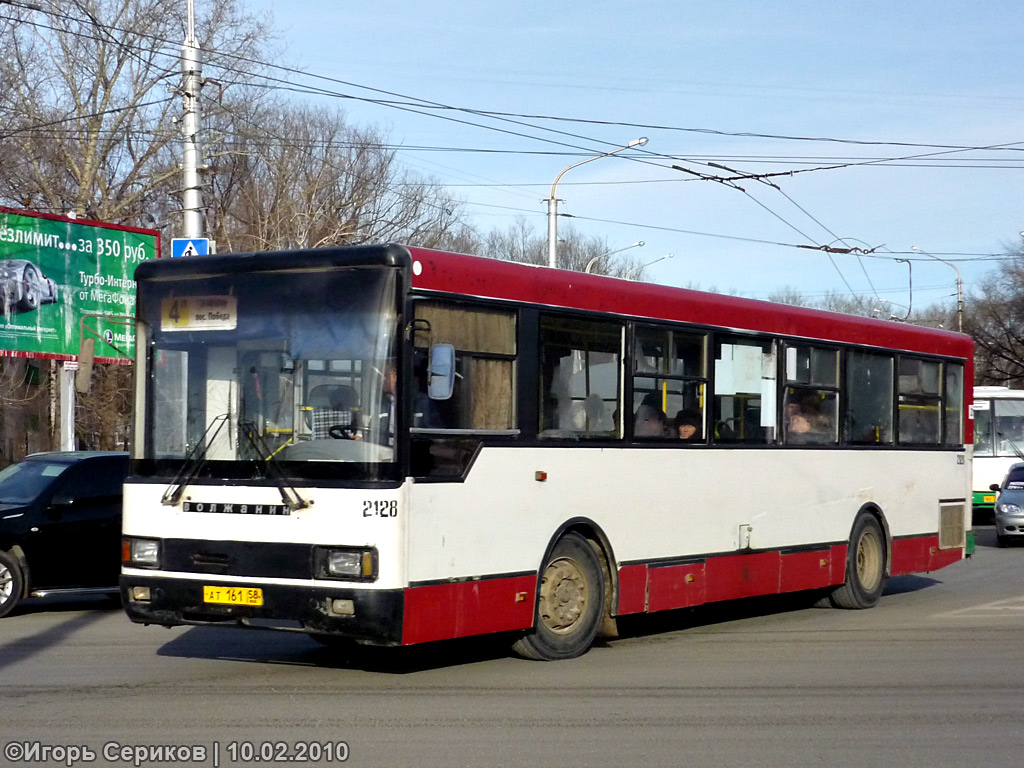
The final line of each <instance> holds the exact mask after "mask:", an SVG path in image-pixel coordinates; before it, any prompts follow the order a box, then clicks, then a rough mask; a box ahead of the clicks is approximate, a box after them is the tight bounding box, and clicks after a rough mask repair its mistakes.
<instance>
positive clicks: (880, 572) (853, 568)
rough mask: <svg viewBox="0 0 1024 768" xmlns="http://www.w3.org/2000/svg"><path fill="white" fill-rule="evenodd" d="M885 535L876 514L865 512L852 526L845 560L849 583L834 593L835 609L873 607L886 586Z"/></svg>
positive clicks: (831, 597) (832, 600) (833, 603)
mask: <svg viewBox="0 0 1024 768" xmlns="http://www.w3.org/2000/svg"><path fill="white" fill-rule="evenodd" d="M885 570H886V568H885V535H884V534H883V533H882V526H881V525H879V523H878V520H877V519H876V518H875V516H874V515H869V514H867V513H863V514H861V515H860V517H858V518H857V520H856V522H854V524H853V533H852V534H851V536H850V549H849V552H848V554H847V557H846V582H845V583H844V584H843V585H842V586H841V587H837V588H836V590H835V591H834V592H832V594H831V596H830V598H829V600H830V602H831V603H832V605H833V606H835V607H836V608H853V609H857V608H871V607H872V606H873V605H875V604H876V603H878V600H879V598H881V596H882V588H883V587H884V586H885Z"/></svg>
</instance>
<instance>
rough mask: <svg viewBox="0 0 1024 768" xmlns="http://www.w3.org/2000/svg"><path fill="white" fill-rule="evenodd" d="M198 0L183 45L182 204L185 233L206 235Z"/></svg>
mask: <svg viewBox="0 0 1024 768" xmlns="http://www.w3.org/2000/svg"><path fill="white" fill-rule="evenodd" d="M195 17H196V9H195V0H188V31H187V33H186V37H185V44H184V45H182V47H181V72H182V75H183V78H182V86H181V88H182V100H183V102H184V114H183V115H182V119H181V126H182V128H181V133H182V144H183V149H184V152H183V159H182V164H181V170H182V175H183V182H184V183H183V185H182V196H181V205H182V209H183V210H184V214H185V220H184V222H183V225H182V226H183V229H184V232H183V234H184V236H185V237H187V238H190V239H191V238H194V237H196V238H199V237H203V191H202V188H201V187H200V182H199V141H198V133H199V95H200V92H201V91H202V88H203V64H202V57H201V54H200V50H199V40H197V39H196V18H195Z"/></svg>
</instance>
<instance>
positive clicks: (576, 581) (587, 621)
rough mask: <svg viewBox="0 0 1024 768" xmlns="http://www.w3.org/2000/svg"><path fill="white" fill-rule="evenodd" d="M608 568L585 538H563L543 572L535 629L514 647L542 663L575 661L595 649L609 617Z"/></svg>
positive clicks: (575, 534) (572, 536) (566, 536)
mask: <svg viewBox="0 0 1024 768" xmlns="http://www.w3.org/2000/svg"><path fill="white" fill-rule="evenodd" d="M604 595H605V583H604V569H603V568H602V567H601V561H600V560H599V559H598V556H597V553H596V552H595V551H594V548H593V547H592V546H591V544H590V542H589V541H587V540H586V539H585V538H584V537H583V536H581V535H579V534H578V533H567V534H565V535H564V536H563V537H562V538H560V539H559V540H558V542H557V543H556V544H555V547H554V549H553V550H552V551H551V555H550V556H549V557H548V560H547V562H546V563H545V564H544V567H543V569H542V570H541V578H540V589H539V590H538V594H537V610H536V613H535V614H534V625H533V629H532V630H531V631H530V632H529V633H528V634H526V635H524V636H523V637H521V638H519V639H518V640H517V641H516V642H515V644H514V645H513V646H512V648H513V650H514V651H515V652H516V653H518V654H519V655H520V656H522V657H524V658H527V659H534V660H537V661H557V660H560V659H572V658H575V657H576V656H580V655H582V654H584V653H586V652H587V650H589V648H590V646H591V645H592V644H593V642H594V638H595V637H596V636H597V630H598V627H599V626H600V624H601V618H602V616H603V614H604Z"/></svg>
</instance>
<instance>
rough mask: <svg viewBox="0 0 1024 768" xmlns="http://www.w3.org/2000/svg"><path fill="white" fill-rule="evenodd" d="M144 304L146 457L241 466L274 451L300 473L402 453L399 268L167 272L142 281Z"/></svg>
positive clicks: (369, 467) (246, 470)
mask: <svg viewBox="0 0 1024 768" xmlns="http://www.w3.org/2000/svg"><path fill="white" fill-rule="evenodd" d="M139 313H140V315H141V316H142V318H143V319H144V321H145V324H146V325H145V328H146V329H147V332H148V334H149V339H148V344H149V355H148V360H147V367H148V371H147V376H146V377H145V379H146V390H147V391H146V394H145V400H146V418H145V427H144V434H143V437H144V439H143V441H142V451H143V455H141V456H139V457H138V458H141V459H150V460H153V461H154V462H160V463H162V465H163V466H164V467H165V468H166V471H169V472H172V473H173V472H176V471H177V469H175V468H174V466H175V464H176V465H177V467H178V468H181V467H182V462H184V464H185V466H186V468H187V467H188V465H192V466H191V468H187V471H188V472H192V471H193V470H196V473H197V474H198V475H199V476H202V474H203V473H202V472H200V471H198V470H199V464H202V465H203V469H205V470H206V471H208V472H211V473H212V472H215V471H216V472H218V473H221V474H222V475H226V476H231V477H255V476H256V475H257V474H265V473H264V470H265V469H266V467H267V463H268V462H273V463H274V464H279V465H281V466H282V467H283V468H284V469H285V471H286V472H287V473H288V474H291V475H293V476H299V477H302V476H309V473H310V470H311V465H312V464H314V463H315V464H318V465H320V469H319V472H321V473H322V472H324V471H325V469H324V466H323V465H324V464H325V463H331V462H334V463H343V464H345V465H347V466H346V467H345V469H344V471H342V473H341V474H343V475H344V474H349V475H352V474H355V475H357V476H362V477H366V476H367V475H376V474H379V471H380V470H379V469H374V468H373V467H374V466H377V467H380V466H381V465H386V464H391V463H393V461H394V447H393V445H394V432H393V429H394V426H395V425H394V423H393V415H394V403H395V391H394V384H395V381H394V376H393V375H392V372H393V370H394V367H393V364H392V360H393V357H394V349H393V347H394V344H395V338H396V329H397V270H395V269H393V268H385V267H330V268H326V269H295V270H278V271H275V272H249V273H239V274H217V275H199V276H186V277H184V278H180V277H178V278H176V279H175V280H173V281H171V280H159V279H158V280H153V281H146V282H144V283H141V284H140V300H139ZM271 457H272V458H271ZM210 463H217V464H219V466H218V467H207V466H206V465H207V464H210ZM358 467H361V468H362V469H357V468H358ZM312 471H313V474H314V475H315V474H316V472H317V470H315V469H313V470H312Z"/></svg>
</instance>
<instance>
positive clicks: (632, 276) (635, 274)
mask: <svg viewBox="0 0 1024 768" xmlns="http://www.w3.org/2000/svg"><path fill="white" fill-rule="evenodd" d="M673 256H675V254H674V253H666V254H665V255H664V256H659V257H658V258H656V259H655V260H654V261H649V262H647V263H646V264H641V265H640V266H639V267H637V268H636V269H634V270H633V271H632V272H630V273H629V274H628V275H626V279H627V280H636V278H638V277H639V276H640V274H641V273H642V272H643V271H644V270H645V269H647V268H648V267H649V266H651V265H652V264H657V263H658V262H659V261H664V260H665V259H671V258H672V257H673Z"/></svg>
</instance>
